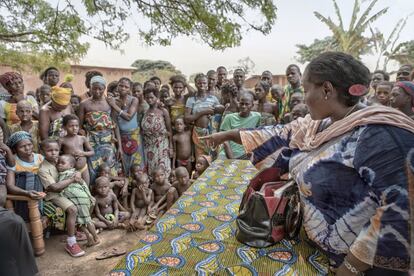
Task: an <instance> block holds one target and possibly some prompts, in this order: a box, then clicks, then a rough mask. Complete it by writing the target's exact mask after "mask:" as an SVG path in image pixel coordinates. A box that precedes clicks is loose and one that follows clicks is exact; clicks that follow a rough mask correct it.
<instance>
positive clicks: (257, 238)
mask: <svg viewBox="0 0 414 276" xmlns="http://www.w3.org/2000/svg"><path fill="white" fill-rule="evenodd" d="M236 223H237V228H238V230H237V232H236V238H237V240H238V241H240V242H242V243H244V244H247V245H249V246H252V247H267V246H271V245H273V244H275V243H276V242H278V241H280V240H282V239H284V238H287V239H293V238H294V237H296V236H297V235H298V233H299V231H300V228H301V225H302V212H301V208H300V199H299V193H298V188H297V185H296V183H295V182H294V181H292V180H291V181H282V180H280V170H279V169H277V168H269V169H266V170H263V171H262V172H260V173H259V174H257V175H256V176H255V177H254V178H253V179H252V180H251V181H250V184H249V186H248V187H247V190H246V191H245V192H244V194H243V199H242V202H241V204H240V208H239V215H238V216H237V219H236Z"/></svg>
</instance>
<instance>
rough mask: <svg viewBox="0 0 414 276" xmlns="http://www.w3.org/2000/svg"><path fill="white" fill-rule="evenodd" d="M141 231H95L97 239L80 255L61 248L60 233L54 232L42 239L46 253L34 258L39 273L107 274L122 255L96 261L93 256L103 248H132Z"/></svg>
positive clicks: (48, 275) (61, 275)
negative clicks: (77, 255)
mask: <svg viewBox="0 0 414 276" xmlns="http://www.w3.org/2000/svg"><path fill="white" fill-rule="evenodd" d="M144 233H145V231H140V232H132V233H127V232H126V231H125V230H112V231H104V232H102V233H101V234H99V237H100V239H101V243H100V244H98V245H97V246H94V247H90V248H85V246H84V245H83V244H81V247H82V249H83V250H85V251H86V254H85V255H84V256H83V257H79V258H72V257H71V256H70V255H69V254H68V253H67V252H66V251H65V249H64V246H65V244H64V243H63V242H61V241H62V239H64V235H54V236H52V237H50V238H49V239H46V240H45V242H46V253H45V254H43V256H40V257H38V258H36V261H37V264H38V267H39V270H40V273H41V274H40V275H42V276H52V275H53V276H55V275H58V276H91V275H100V276H101V275H107V274H108V272H109V271H110V270H111V269H112V268H113V267H114V266H115V265H116V264H117V263H118V262H119V261H120V260H121V259H122V258H123V257H124V256H120V257H116V258H110V259H106V260H101V261H97V260H95V257H96V256H98V255H99V254H101V253H102V252H103V251H105V250H108V249H111V248H113V247H117V248H120V249H125V250H126V251H127V252H128V251H130V250H131V249H133V248H134V246H135V245H136V244H137V243H138V241H139V240H140V238H141V237H142V235H143V234H144Z"/></svg>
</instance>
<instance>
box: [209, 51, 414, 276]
mask: <svg viewBox="0 0 414 276" xmlns="http://www.w3.org/2000/svg"><path fill="white" fill-rule="evenodd" d="M369 79H370V73H369V70H368V68H366V67H365V66H364V65H363V64H362V63H361V62H359V61H357V60H355V59H354V58H353V57H351V56H349V55H346V54H343V53H338V52H327V53H324V54H322V55H320V56H319V57H317V58H316V59H314V60H313V61H312V62H310V64H309V65H308V66H307V68H306V70H305V73H304V77H303V85H304V88H305V97H306V103H307V105H308V107H309V110H310V115H308V116H307V117H305V118H299V119H298V120H296V121H293V122H292V123H290V124H288V125H285V126H270V127H264V128H260V129H245V130H240V131H239V130H232V131H229V132H222V133H217V134H213V135H212V136H209V137H208V138H206V140H207V141H208V142H209V143H210V144H213V145H217V144H219V143H222V142H223V141H226V140H233V141H235V142H239V143H241V144H243V146H244V147H245V150H246V152H250V153H252V162H253V163H254V164H255V165H256V166H257V167H259V168H265V167H269V166H277V167H280V168H282V170H284V172H289V173H290V175H291V176H292V177H293V178H294V179H295V180H296V182H297V184H298V186H299V191H300V195H301V202H302V206H303V209H304V221H303V226H304V229H305V232H306V234H307V237H308V238H309V240H310V242H311V244H312V245H313V246H315V247H317V248H319V249H320V250H321V251H323V252H324V253H325V254H326V255H327V256H328V257H329V260H330V264H331V267H332V269H333V270H334V271H336V273H337V275H357V274H358V273H359V272H364V273H365V274H366V275H407V273H408V271H409V270H410V269H413V265H414V262H413V258H414V247H413V246H412V244H413V242H414V231H413V230H412V227H413V226H414V224H413V220H414V121H413V120H412V119H410V118H409V117H407V116H406V115H404V114H403V113H401V112H399V111H397V110H395V109H392V108H388V107H384V106H371V107H365V106H364V105H362V104H360V97H361V96H362V95H364V94H365V93H366V92H367V91H368V86H369Z"/></svg>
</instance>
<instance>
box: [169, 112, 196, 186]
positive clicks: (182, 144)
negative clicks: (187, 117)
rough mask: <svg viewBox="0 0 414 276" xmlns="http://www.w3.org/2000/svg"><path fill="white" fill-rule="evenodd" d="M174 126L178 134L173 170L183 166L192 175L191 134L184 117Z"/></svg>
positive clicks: (175, 138)
mask: <svg viewBox="0 0 414 276" xmlns="http://www.w3.org/2000/svg"><path fill="white" fill-rule="evenodd" d="M174 126H175V131H176V134H174V136H173V149H174V154H173V169H174V168H176V167H181V166H182V167H185V168H186V169H187V171H188V173H189V174H190V173H191V171H192V169H193V168H192V167H193V166H192V160H191V159H192V152H191V132H190V131H189V130H186V129H185V124H184V119H183V117H178V118H177V119H175V122H174ZM171 183H172V182H171Z"/></svg>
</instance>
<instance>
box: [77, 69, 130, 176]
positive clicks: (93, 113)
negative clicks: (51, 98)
mask: <svg viewBox="0 0 414 276" xmlns="http://www.w3.org/2000/svg"><path fill="white" fill-rule="evenodd" d="M105 88H106V81H105V79H104V78H103V77H101V76H94V77H93V78H92V79H91V82H90V93H91V95H92V96H91V97H90V98H88V99H86V100H84V101H83V102H82V103H81V105H80V107H79V120H80V122H81V126H83V127H84V128H85V130H86V131H87V136H88V138H89V143H90V144H91V146H92V147H93V150H94V152H95V155H94V156H92V157H89V158H88V167H89V174H90V179H91V183H94V182H95V179H96V177H97V171H98V168H99V166H100V165H101V164H102V163H106V164H107V165H108V166H109V167H110V168H111V175H117V173H118V164H117V151H116V147H115V144H114V141H115V139H114V138H116V140H117V141H118V155H119V156H120V155H121V154H122V147H121V143H120V141H121V139H120V137H119V130H118V127H117V126H116V125H115V124H114V122H113V119H112V116H111V106H110V105H109V104H108V103H107V101H106V99H105V97H104V92H105Z"/></svg>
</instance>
